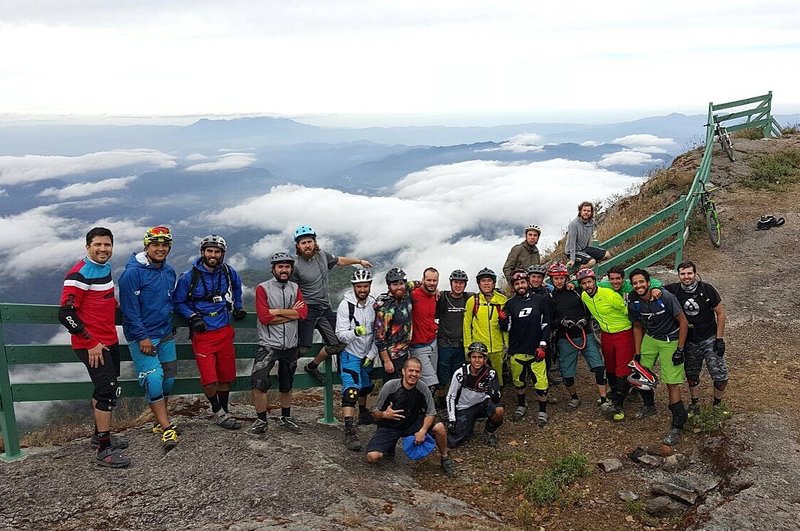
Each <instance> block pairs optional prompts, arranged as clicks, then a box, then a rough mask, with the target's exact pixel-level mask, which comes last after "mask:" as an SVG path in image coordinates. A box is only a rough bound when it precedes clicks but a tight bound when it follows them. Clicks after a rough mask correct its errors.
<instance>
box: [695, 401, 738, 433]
mask: <svg viewBox="0 0 800 531" xmlns="http://www.w3.org/2000/svg"><path fill="white" fill-rule="evenodd" d="M732 416H733V413H732V412H731V410H730V409H729V408H728V407H714V406H712V407H709V408H704V409H701V410H700V413H698V414H696V415H693V416H692V417H691V418H689V422H688V425H689V430H691V431H692V432H693V433H716V432H718V431H719V430H720V429H721V428H722V425H723V424H724V423H725V421H727V420H728V419H730V418H731V417H732Z"/></svg>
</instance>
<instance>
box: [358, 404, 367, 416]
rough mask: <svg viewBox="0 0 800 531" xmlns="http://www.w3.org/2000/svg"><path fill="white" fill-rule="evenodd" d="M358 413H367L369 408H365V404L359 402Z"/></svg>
mask: <svg viewBox="0 0 800 531" xmlns="http://www.w3.org/2000/svg"><path fill="white" fill-rule="evenodd" d="M358 414H359V415H369V409H368V408H367V405H366V404H359V405H358Z"/></svg>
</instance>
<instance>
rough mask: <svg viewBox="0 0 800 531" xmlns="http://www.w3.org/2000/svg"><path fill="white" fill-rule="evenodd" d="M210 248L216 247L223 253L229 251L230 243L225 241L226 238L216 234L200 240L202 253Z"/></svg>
mask: <svg viewBox="0 0 800 531" xmlns="http://www.w3.org/2000/svg"><path fill="white" fill-rule="evenodd" d="M209 247H216V248H217V249H219V250H220V251H222V252H223V253H224V252H225V251H227V250H228V243H227V242H226V241H225V238H223V237H222V236H217V235H216V234H209V235H208V236H206V237H205V238H203V239H202V240H200V252H201V253H202V252H203V249H207V248H209Z"/></svg>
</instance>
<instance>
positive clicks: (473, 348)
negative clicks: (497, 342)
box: [467, 341, 489, 358]
mask: <svg viewBox="0 0 800 531" xmlns="http://www.w3.org/2000/svg"><path fill="white" fill-rule="evenodd" d="M467 351H468V352H469V353H470V354H472V353H473V352H480V353H481V354H483V357H484V358H486V357H488V356H489V349H488V348H486V345H484V344H483V343H481V342H480V341H474V342H472V343H470V344H469V347H468V348H467Z"/></svg>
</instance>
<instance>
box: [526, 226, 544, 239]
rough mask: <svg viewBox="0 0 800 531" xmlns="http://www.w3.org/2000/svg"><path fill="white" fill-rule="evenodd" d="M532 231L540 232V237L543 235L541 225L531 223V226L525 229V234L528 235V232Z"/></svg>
mask: <svg viewBox="0 0 800 531" xmlns="http://www.w3.org/2000/svg"><path fill="white" fill-rule="evenodd" d="M531 230H535V231H536V232H538V233H539V236H541V235H542V229H540V228H539V225H536V224H535V223H531V224H530V225H528V226H526V227H525V234H528V231H531Z"/></svg>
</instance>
